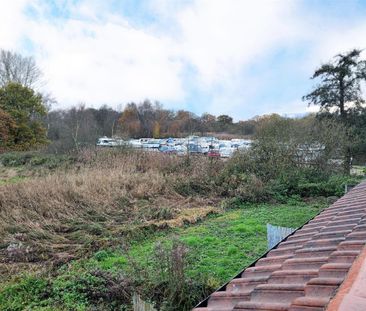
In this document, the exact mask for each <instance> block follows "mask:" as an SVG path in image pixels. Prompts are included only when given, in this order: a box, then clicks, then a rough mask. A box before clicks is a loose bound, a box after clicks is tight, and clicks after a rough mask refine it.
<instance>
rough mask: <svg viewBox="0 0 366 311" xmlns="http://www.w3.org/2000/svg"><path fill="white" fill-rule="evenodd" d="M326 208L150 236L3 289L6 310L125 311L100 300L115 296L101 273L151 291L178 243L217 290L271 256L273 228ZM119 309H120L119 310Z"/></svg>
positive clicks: (273, 209) (244, 209)
mask: <svg viewBox="0 0 366 311" xmlns="http://www.w3.org/2000/svg"><path fill="white" fill-rule="evenodd" d="M323 207H325V206H324V204H316V203H313V204H305V203H299V202H297V203H296V204H295V205H290V204H287V205H286V204H281V205H269V204H261V205H244V206H241V208H240V209H234V210H229V211H227V212H226V213H224V214H222V215H218V216H215V215H213V216H210V217H208V218H207V219H206V220H204V221H202V222H201V223H198V224H196V225H190V226H186V227H184V228H180V229H174V230H165V231H160V232H157V233H155V234H150V235H148V236H146V237H145V238H139V239H138V240H135V241H132V242H131V243H130V246H129V248H128V251H122V250H121V249H120V250H118V249H117V250H100V251H98V252H97V253H95V254H94V255H93V256H92V257H91V258H89V259H83V260H78V261H75V262H73V263H71V264H70V265H66V266H64V267H62V268H60V269H59V270H58V271H57V272H56V275H53V277H52V278H51V277H49V276H40V277H32V276H26V277H23V279H20V280H19V279H18V280H17V281H16V283H14V282H13V283H8V284H3V285H0V310H4V311H5V310H6V311H7V310H48V309H47V308H48V307H50V308H51V307H52V306H57V308H58V309H59V310H91V305H93V304H94V305H95V304H97V305H99V307H101V306H100V304H102V308H103V310H123V307H121V306H122V305H123V304H122V303H121V302H120V301H118V299H120V298H118V296H116V297H114V296H113V295H112V298H108V299H109V300H105V299H104V300H103V299H100V298H98V299H99V300H97V301H96V300H95V299H94V298H93V295H95V294H94V293H95V292H97V293H103V295H105V296H106V297H109V296H110V295H109V296H108V293H109V291H113V287H112V289H110V288H108V284H109V283H108V282H107V281H106V279H105V278H101V277H100V273H99V272H98V273H95V271H104V272H103V273H107V274H108V275H109V276H110V277H117V276H120V275H123V276H126V277H128V278H129V279H132V280H133V279H136V280H139V281H140V284H141V281H142V283H146V284H150V286H151V284H154V282H155V280H154V278H155V277H156V275H157V274H156V267H157V265H159V263H158V262H156V257H154V248H155V245H156V244H157V243H162V244H165V245H171V244H172V243H173V241H175V240H177V239H178V240H180V241H181V242H183V243H184V244H185V245H186V246H187V247H188V250H189V252H188V257H187V259H188V266H187V270H186V275H187V277H188V278H189V279H190V280H194V282H196V283H195V284H197V282H198V283H199V282H201V283H202V286H204V287H205V288H209V289H213V288H217V287H218V286H219V285H221V284H223V283H225V282H226V281H228V280H229V279H230V278H232V277H233V276H235V275H236V274H237V273H238V272H239V271H240V270H241V269H243V268H244V267H245V266H247V265H248V264H250V263H251V262H252V261H254V260H255V259H257V258H258V257H259V256H261V255H262V254H263V253H265V251H266V249H267V238H266V224H267V223H271V224H273V225H279V226H286V227H293V228H295V227H299V226H301V225H302V224H304V223H305V222H306V221H307V220H309V219H310V218H312V217H313V216H315V215H316V214H317V213H318V212H319V211H320V210H321V209H322V208H323ZM154 269H155V270H154ZM136 271H141V273H140V274H138V273H136ZM108 278H109V277H108ZM108 278H107V279H108ZM141 278H146V279H143V280H141ZM29 284H30V285H29ZM32 284H35V285H36V286H33V285H32ZM151 288H153V286H152V287H151ZM42 289H43V292H42ZM98 295H100V294H98ZM98 297H99V296H98ZM103 297H104V296H103ZM113 297H114V298H113ZM116 306H119V307H118V308H119V309H114V308H117V307H116ZM98 310H99V309H98Z"/></svg>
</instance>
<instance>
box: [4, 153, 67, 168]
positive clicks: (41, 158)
mask: <svg viewBox="0 0 366 311" xmlns="http://www.w3.org/2000/svg"><path fill="white" fill-rule="evenodd" d="M73 161H74V159H73V158H72V157H70V156H66V155H54V154H42V153H39V152H10V153H4V154H2V155H0V162H1V164H2V165H4V166H7V167H18V166H23V165H27V166H29V167H39V166H42V167H46V168H48V169H55V168H57V167H59V166H61V165H63V164H68V163H71V162H73Z"/></svg>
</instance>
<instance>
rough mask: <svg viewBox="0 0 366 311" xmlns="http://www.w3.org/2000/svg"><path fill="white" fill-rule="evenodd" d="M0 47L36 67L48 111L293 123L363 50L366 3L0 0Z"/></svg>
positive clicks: (335, 0)
mask: <svg viewBox="0 0 366 311" xmlns="http://www.w3.org/2000/svg"><path fill="white" fill-rule="evenodd" d="M0 48H3V49H10V50H13V51H17V52H19V53H22V54H23V55H27V56H28V55H32V56H34V58H35V59H36V61H37V63H38V65H39V66H40V67H41V69H42V71H43V73H44V77H45V80H46V84H45V87H44V88H45V89H46V90H47V91H48V92H51V93H52V95H53V96H54V97H55V98H56V99H57V101H58V103H57V104H56V105H54V107H53V108H65V107H70V106H72V105H76V104H78V103H80V102H84V103H86V105H87V106H92V107H95V108H97V107H99V106H101V105H102V104H107V105H109V106H111V107H114V108H118V107H123V105H125V104H126V103H127V102H131V101H135V102H140V101H143V100H144V99H146V98H149V99H150V100H152V101H159V102H161V103H162V104H163V105H164V106H165V107H166V108H172V109H188V110H191V111H193V112H195V113H196V114H198V115H200V114H202V113H203V112H209V113H213V114H216V115H218V114H230V115H232V116H233V117H234V118H235V119H236V120H239V119H247V118H251V117H253V116H255V115H261V114H265V113H272V112H276V113H280V114H288V115H294V114H301V113H304V112H307V111H309V110H310V109H311V108H308V107H307V104H306V103H304V102H302V101H301V97H302V95H305V94H306V93H307V92H309V91H310V90H311V87H312V83H313V82H312V81H310V80H309V77H310V76H311V74H312V72H313V71H314V69H315V68H316V67H317V66H319V65H320V64H321V63H322V62H326V61H328V60H329V59H330V58H331V57H333V56H334V55H335V54H337V53H339V52H345V51H348V50H350V49H352V48H366V0H363V1H361V0H360V1H353V0H329V1H326V0H303V1H301V0H289V1H287V0H278V1H274V0H273V1H271V0H263V1H260V0H217V1H216V0H186V1H179V0H55V1H46V0H28V1H27V0H0Z"/></svg>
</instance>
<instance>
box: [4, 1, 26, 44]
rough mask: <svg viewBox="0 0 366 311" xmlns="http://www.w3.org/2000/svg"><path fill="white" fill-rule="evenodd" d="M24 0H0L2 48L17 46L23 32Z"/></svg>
mask: <svg viewBox="0 0 366 311" xmlns="http://www.w3.org/2000/svg"><path fill="white" fill-rule="evenodd" d="M25 5H26V0H12V1H6V0H0V44H1V47H2V48H4V49H11V50H15V49H17V48H19V40H20V39H21V36H22V35H23V34H24V30H25V22H24V18H23V9H24V7H25Z"/></svg>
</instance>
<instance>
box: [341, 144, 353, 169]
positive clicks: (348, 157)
mask: <svg viewBox="0 0 366 311" xmlns="http://www.w3.org/2000/svg"><path fill="white" fill-rule="evenodd" d="M351 159H352V153H351V148H350V147H346V148H345V153H344V162H343V172H344V174H345V175H350V173H351Z"/></svg>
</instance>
